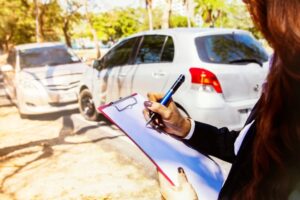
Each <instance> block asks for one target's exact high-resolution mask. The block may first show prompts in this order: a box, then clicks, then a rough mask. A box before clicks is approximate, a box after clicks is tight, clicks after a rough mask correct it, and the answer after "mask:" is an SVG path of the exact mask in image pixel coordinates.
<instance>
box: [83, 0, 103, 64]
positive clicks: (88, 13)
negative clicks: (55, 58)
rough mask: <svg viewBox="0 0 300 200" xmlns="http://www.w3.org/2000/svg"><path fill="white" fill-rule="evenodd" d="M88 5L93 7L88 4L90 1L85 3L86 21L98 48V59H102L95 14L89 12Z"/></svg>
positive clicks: (86, 0)
mask: <svg viewBox="0 0 300 200" xmlns="http://www.w3.org/2000/svg"><path fill="white" fill-rule="evenodd" d="M88 5H93V4H92V3H91V2H88V0H85V1H84V7H85V19H86V21H87V23H88V25H89V27H90V30H91V32H92V35H93V39H94V42H95V48H96V58H97V59H98V58H100V57H101V52H100V48H99V41H98V36H97V31H96V29H95V28H94V26H93V21H92V18H93V13H92V12H90V11H89V7H88Z"/></svg>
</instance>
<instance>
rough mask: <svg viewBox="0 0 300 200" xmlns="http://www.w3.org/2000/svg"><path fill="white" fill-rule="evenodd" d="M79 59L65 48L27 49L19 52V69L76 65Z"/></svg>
mask: <svg viewBox="0 0 300 200" xmlns="http://www.w3.org/2000/svg"><path fill="white" fill-rule="evenodd" d="M78 62H80V59H79V58H78V57H77V56H76V55H75V54H74V53H73V52H71V51H70V50H68V49H67V48H66V47H65V46H63V45H61V46H54V47H42V48H34V49H27V50H23V51H21V52H20V65H21V68H32V67H41V66H46V65H48V66H55V65H64V64H70V63H78Z"/></svg>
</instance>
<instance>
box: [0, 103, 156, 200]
mask: <svg viewBox="0 0 300 200" xmlns="http://www.w3.org/2000/svg"><path fill="white" fill-rule="evenodd" d="M0 113H1V114H0V115H1V116H0V199H22V200H23V199H25V200H26V199H85V200H91V199H100V200H104V199H105V200H111V199H161V197H160V193H159V189H158V183H157V181H156V173H155V169H154V168H152V169H150V171H149V169H147V168H145V166H143V165H142V164H141V163H139V162H136V161H135V160H133V159H132V158H131V157H130V156H127V155H124V154H122V152H120V149H118V148H119V147H117V148H116V147H115V146H118V145H119V146H120V145H124V144H125V145H129V146H130V145H132V144H129V143H128V142H125V141H123V140H122V141H121V139H120V138H122V137H124V135H122V133H120V132H119V131H117V130H113V131H114V132H115V135H111V134H108V133H107V132H109V131H111V130H112V128H111V127H110V125H107V124H103V125H101V124H100V125H99V127H98V128H97V129H98V130H97V131H94V132H91V131H89V130H91V129H92V128H94V127H93V126H92V127H91V126H85V127H82V126H81V125H76V123H70V121H71V120H73V119H72V117H69V116H74V115H75V116H76V115H77V114H76V113H75V114H74V113H67V115H65V116H63V117H58V116H55V117H53V118H49V117H48V118H46V119H41V118H39V119H30V120H29V119H25V120H22V119H20V118H19V116H18V113H17V110H16V108H15V107H12V106H7V105H4V106H2V107H0ZM74 124H75V125H74ZM117 140H119V141H117ZM120 141H121V142H120ZM122 142H123V143H122ZM126 148H127V147H126ZM142 159H144V158H142ZM146 162H147V161H146ZM148 164H149V163H148ZM150 166H151V165H150Z"/></svg>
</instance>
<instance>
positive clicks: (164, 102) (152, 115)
mask: <svg viewBox="0 0 300 200" xmlns="http://www.w3.org/2000/svg"><path fill="white" fill-rule="evenodd" d="M184 80H185V76H184V75H183V74H180V76H179V77H178V79H177V80H176V81H175V83H174V84H173V85H172V87H171V88H170V89H169V91H168V92H167V93H166V94H165V96H164V97H163V98H162V100H161V101H160V102H159V103H160V104H162V105H164V106H165V105H167V104H168V102H169V101H170V99H171V97H172V95H173V94H174V93H175V92H176V91H177V89H178V88H179V87H180V86H181V84H182V83H183V82H184ZM157 117H158V114H157V113H154V112H150V118H149V120H148V121H147V123H146V126H147V125H148V124H150V123H151V122H152V121H153V120H154V119H155V118H157Z"/></svg>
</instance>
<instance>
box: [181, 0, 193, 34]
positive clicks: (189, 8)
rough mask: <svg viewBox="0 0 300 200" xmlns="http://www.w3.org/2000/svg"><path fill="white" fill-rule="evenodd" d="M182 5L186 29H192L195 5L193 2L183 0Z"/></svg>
mask: <svg viewBox="0 0 300 200" xmlns="http://www.w3.org/2000/svg"><path fill="white" fill-rule="evenodd" d="M184 4H185V12H186V17H187V23H188V27H189V28H190V27H192V21H194V10H195V3H194V1H193V0H184Z"/></svg>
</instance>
